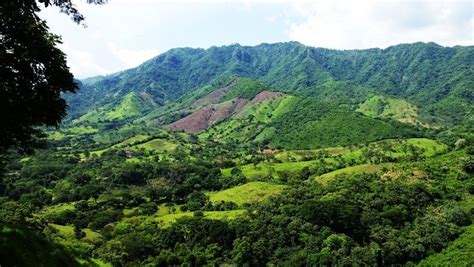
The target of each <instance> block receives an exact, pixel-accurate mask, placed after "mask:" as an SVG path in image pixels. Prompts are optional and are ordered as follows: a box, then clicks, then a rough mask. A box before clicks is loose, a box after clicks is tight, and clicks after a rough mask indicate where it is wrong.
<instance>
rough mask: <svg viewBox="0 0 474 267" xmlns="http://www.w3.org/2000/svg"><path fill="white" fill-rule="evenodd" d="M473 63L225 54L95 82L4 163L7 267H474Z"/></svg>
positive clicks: (0, 222) (0, 210)
mask: <svg viewBox="0 0 474 267" xmlns="http://www.w3.org/2000/svg"><path fill="white" fill-rule="evenodd" d="M402 55H403V56H402ZM471 59H472V48H470V47H456V48H443V47H439V46H437V45H435V44H421V43H420V44H413V45H400V46H395V47H390V48H387V49H385V50H379V49H372V50H360V51H333V50H326V49H315V48H310V47H305V46H303V45H300V44H297V43H286V44H273V45H269V44H263V45H260V46H256V47H242V46H239V45H232V46H227V47H213V48H210V49H208V50H201V49H175V50H171V51H169V52H167V53H165V54H162V55H160V56H158V57H156V58H154V59H152V60H151V61H148V62H146V63H144V64H143V65H141V66H139V67H137V68H135V69H132V70H128V71H124V72H121V73H118V74H113V75H110V76H105V77H96V78H93V79H87V80H84V81H82V90H81V91H80V93H78V95H77V96H68V97H67V98H68V100H69V103H70V104H71V110H70V111H71V113H70V117H69V120H68V121H67V122H65V123H64V125H63V126H62V127H61V128H60V129H45V130H46V131H47V132H48V135H49V139H48V147H47V148H44V149H40V150H37V151H36V152H35V154H33V155H29V156H24V155H20V154H17V153H16V152H15V151H9V152H8V153H4V154H3V155H2V165H1V166H0V167H2V168H1V169H0V246H1V247H0V265H2V266H3V265H5V266H10V265H16V266H35V265H36V266H38V265H41V266H64V265H66V266H81V265H82V266H173V265H185V266H190V265H193V266H195V265H196V266H202V265H238V266H241V265H242V266H246V265H248V266H261V265H277V266H280V265H283V266H306V265H310V266H319V265H325V266H326V265H331V266H332V265H336V266H341V265H370V266H373V265H377V266H386V265H397V266H402V265H403V266H412V265H417V264H419V265H422V266H433V265H435V266H436V265H459V266H469V265H472V264H473V262H472V258H473V257H472V245H473V243H472V235H473V228H472V226H473V225H472V219H473V215H474V196H473V194H474V137H473V135H472V133H473V131H472V125H471V124H470V122H472V112H471V111H472V92H471V91H472V90H471V91H470V88H471V89H472V87H469V86H470V85H472V77H474V76H472V75H469V74H472V66H471V65H470V62H471V61H472V60H471ZM470 60H471V61H470ZM283 92H284V93H283ZM85 96H87V97H85ZM234 101H235V103H237V101H240V102H239V103H242V105H241V106H239V107H238V108H237V107H234V108H233V109H232V110H231V109H227V108H226V107H227V106H226V105H224V104H225V103H234ZM223 103H224V104H223ZM451 106H453V108H451ZM454 106H456V107H454ZM203 110H204V111H212V112H209V113H205V112H203ZM469 112H471V113H469ZM196 114H198V115H199V114H200V116H197V115H196ZM213 116H216V117H218V119H216V118H214V117H213ZM470 116H471V117H470ZM189 118H194V119H195V120H194V121H193V120H188V123H200V122H201V121H199V120H203V121H205V122H206V123H207V122H209V121H211V120H213V119H215V121H216V123H214V124H209V127H208V128H207V129H204V130H202V131H200V132H198V133H191V132H186V131H171V130H166V129H167V128H166V127H164V126H166V125H169V124H171V123H173V122H176V121H179V120H181V119H189ZM33 252H34V253H33Z"/></svg>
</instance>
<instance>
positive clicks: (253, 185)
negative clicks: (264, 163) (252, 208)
mask: <svg viewBox="0 0 474 267" xmlns="http://www.w3.org/2000/svg"><path fill="white" fill-rule="evenodd" d="M285 187H286V186H284V185H277V184H272V183H267V182H250V183H246V184H243V185H239V186H236V187H232V188H230V189H226V190H223V191H219V192H211V193H208V196H209V199H210V201H211V202H212V203H218V202H221V201H227V202H229V201H232V202H235V203H236V204H238V205H242V204H246V203H255V202H261V201H263V200H265V199H267V198H268V197H269V196H272V195H276V194H279V193H280V192H281V191H282V190H283V189H284V188H285Z"/></svg>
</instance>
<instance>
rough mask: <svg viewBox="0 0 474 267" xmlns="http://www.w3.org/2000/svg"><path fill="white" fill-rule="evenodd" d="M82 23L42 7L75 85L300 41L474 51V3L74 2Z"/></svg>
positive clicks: (325, 0) (469, 0) (281, 0)
mask: <svg viewBox="0 0 474 267" xmlns="http://www.w3.org/2000/svg"><path fill="white" fill-rule="evenodd" d="M73 3H75V4H76V6H77V8H78V9H79V11H80V12H81V13H82V14H83V15H84V16H85V18H86V20H85V24H86V25H87V27H84V26H83V25H77V24H75V23H74V22H73V21H72V20H71V19H70V18H69V17H68V16H67V15H65V14H62V13H60V12H59V9H57V8H56V7H48V8H43V10H42V11H41V12H40V17H42V18H43V19H45V20H46V21H47V23H48V26H49V27H50V30H51V32H53V33H55V34H58V35H60V36H62V41H63V43H62V44H61V45H60V48H61V49H62V50H63V51H64V52H65V53H66V55H67V61H68V65H69V66H70V68H71V71H72V73H73V74H74V76H75V77H76V78H80V79H82V78H86V77H92V76H97V75H105V74H110V73H114V72H117V71H121V70H125V69H128V68H132V67H136V66H138V65H139V64H140V63H142V62H144V61H145V60H147V59H150V58H152V57H154V56H157V55H159V54H161V53H164V52H166V51H167V50H169V49H171V48H176V47H200V48H209V47H211V46H221V45H229V44H234V43H239V44H241V45H257V44H260V43H275V42H287V41H298V42H300V43H303V44H305V45H309V46H314V47H325V48H333V49H365V48H373V47H378V48H386V47H388V46H391V45H396V44H399V43H413V42H418V41H422V42H436V43H438V44H440V45H443V46H455V45H474V0H417V1H408V0H378V1H376V0H311V1H310V0H302V1H301V0H293V1H290V0H286V1H285V0H174V1H171V0H109V1H108V3H107V4H105V5H99V6H98V5H89V4H86V2H85V0H76V1H74V0H73Z"/></svg>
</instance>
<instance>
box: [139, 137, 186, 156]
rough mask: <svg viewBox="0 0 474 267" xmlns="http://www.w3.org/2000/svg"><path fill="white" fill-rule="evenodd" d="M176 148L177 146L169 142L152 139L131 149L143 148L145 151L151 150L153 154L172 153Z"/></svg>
mask: <svg viewBox="0 0 474 267" xmlns="http://www.w3.org/2000/svg"><path fill="white" fill-rule="evenodd" d="M177 147H178V145H177V144H175V143H172V142H169V141H167V140H162V139H153V140H151V141H148V142H146V143H143V144H139V145H136V146H133V147H131V149H140V148H143V149H145V150H153V151H155V152H160V153H161V152H165V151H167V152H171V151H174V150H175V149H176V148H177Z"/></svg>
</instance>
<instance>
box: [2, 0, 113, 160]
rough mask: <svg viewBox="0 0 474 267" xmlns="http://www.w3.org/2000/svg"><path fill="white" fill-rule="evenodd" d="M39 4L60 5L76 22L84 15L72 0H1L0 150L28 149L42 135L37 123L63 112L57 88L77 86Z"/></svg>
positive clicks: (46, 122)
mask: <svg viewBox="0 0 474 267" xmlns="http://www.w3.org/2000/svg"><path fill="white" fill-rule="evenodd" d="M88 2H89V3H99V4H100V3H104V2H105V1H104V0H95V1H91V0H88ZM39 4H44V5H45V7H48V6H51V5H54V6H58V7H59V8H60V10H61V12H63V13H66V14H68V15H70V16H71V18H72V19H73V20H74V21H75V22H76V23H80V22H82V21H83V20H84V17H83V16H82V14H80V13H79V11H78V10H77V9H76V8H75V7H74V5H73V4H72V2H71V0H39V1H38V2H36V1H35V0H2V1H0V154H3V153H4V152H5V151H6V150H7V149H9V148H16V149H18V150H19V151H21V152H30V151H32V148H33V147H35V145H36V144H38V143H39V142H38V141H39V140H40V139H41V138H42V137H43V136H44V134H43V133H42V131H41V130H40V129H39V127H41V126H57V125H58V124H59V123H60V121H61V119H62V118H63V117H64V116H65V114H66V102H65V101H64V99H62V98H61V94H62V93H63V92H74V91H75V90H76V88H77V85H76V84H75V82H74V80H73V75H72V74H71V72H70V71H69V68H68V66H67V65H66V58H65V54H64V53H63V52H62V51H61V50H60V49H59V48H58V47H57V44H59V43H60V42H61V40H60V37H59V36H57V35H54V34H51V33H49V31H48V26H47V25H46V22H45V21H44V20H42V19H40V18H39V17H38V15H37V12H39V11H40V9H39Z"/></svg>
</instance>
